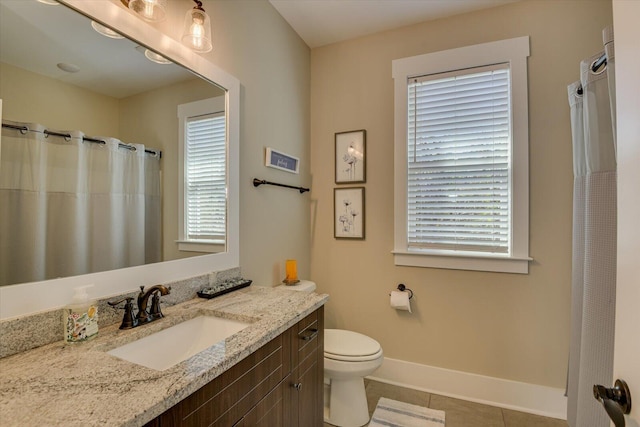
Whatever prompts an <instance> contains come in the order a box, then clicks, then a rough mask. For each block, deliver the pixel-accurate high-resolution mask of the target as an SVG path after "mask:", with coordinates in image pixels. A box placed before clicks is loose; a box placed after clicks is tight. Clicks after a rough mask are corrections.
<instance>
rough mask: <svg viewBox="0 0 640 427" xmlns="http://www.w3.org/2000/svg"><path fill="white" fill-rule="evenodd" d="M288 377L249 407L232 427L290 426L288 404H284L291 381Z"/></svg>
mask: <svg viewBox="0 0 640 427" xmlns="http://www.w3.org/2000/svg"><path fill="white" fill-rule="evenodd" d="M289 377H290V375H288V376H287V377H286V378H285V379H284V380H282V382H280V384H278V386H277V387H276V388H274V389H273V390H272V391H271V392H270V393H269V394H268V395H266V396H265V397H264V398H263V399H262V400H261V401H260V402H258V404H257V405H256V406H254V407H253V408H251V410H250V411H249V412H247V413H246V415H245V416H244V417H242V419H241V420H240V421H238V422H237V423H236V424H234V427H290V425H291V423H290V420H289V416H288V411H287V409H288V406H287V405H286V404H285V403H286V402H285V399H286V398H287V391H288V389H289V388H290V383H291V380H290V378H289Z"/></svg>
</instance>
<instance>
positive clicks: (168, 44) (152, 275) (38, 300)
mask: <svg viewBox="0 0 640 427" xmlns="http://www.w3.org/2000/svg"><path fill="white" fill-rule="evenodd" d="M59 3H61V7H69V8H71V9H72V10H74V11H76V12H79V13H80V14H82V15H84V16H86V17H87V18H88V19H92V20H94V21H97V22H99V23H101V24H103V25H107V26H109V27H112V28H113V29H115V30H116V31H118V32H119V33H121V34H123V35H124V36H126V37H128V38H129V39H131V40H133V41H135V42H136V43H139V44H141V45H143V46H145V47H147V48H150V49H152V50H154V51H156V52H158V53H160V54H162V55H163V56H165V57H167V58H168V59H170V60H172V61H173V62H175V63H176V64H178V65H181V66H183V67H185V68H187V69H189V70H191V71H193V72H195V73H196V74H198V75H200V76H201V77H202V78H204V79H205V80H208V81H209V82H211V83H214V82H215V84H217V85H218V86H220V87H222V88H223V89H226V91H227V96H226V106H225V108H226V111H227V129H228V132H227V135H228V136H227V149H228V154H227V162H228V168H227V179H228V184H227V191H228V193H227V248H226V249H227V250H226V252H221V253H217V254H210V255H201V256H196V257H191V258H184V259H179V260H173V261H163V262H159V263H155V264H147V265H140V266H136V267H129V268H123V269H119V270H111V271H104V272H99V273H91V274H84V275H80V276H72V277H65V278H60V279H53V280H44V281H40V282H31V283H21V284H15V285H8V286H2V287H0V319H8V318H14V317H18V316H23V315H25V314H31V313H37V312H41V311H46V310H51V309H57V308H59V307H62V306H64V305H66V304H68V303H69V302H70V301H71V298H72V295H73V289H74V288H75V287H77V286H84V285H87V284H93V285H94V288H92V289H90V290H89V292H90V296H91V298H104V297H110V296H114V295H118V294H122V293H126V292H131V291H135V290H136V289H137V288H138V287H139V286H141V285H144V286H148V285H153V284H157V283H167V282H172V281H177V280H181V279H186V278H189V277H193V276H198V275H203V274H207V273H210V272H212V271H221V270H226V269H230V268H235V267H239V265H240V236H239V234H240V215H239V214H240V208H239V204H240V203H239V199H240V197H239V196H240V195H239V151H240V81H239V80H238V79H237V78H235V77H234V76H232V75H230V74H228V73H227V72H225V71H224V70H222V69H221V68H219V67H218V66H216V65H215V64H213V63H211V62H209V61H208V60H206V59H205V58H204V57H202V56H200V55H198V54H196V53H195V52H193V51H191V50H190V49H188V48H186V47H185V46H183V45H182V44H181V43H180V42H179V41H177V40H175V39H173V38H171V37H170V36H169V35H166V34H164V33H162V32H161V31H159V30H157V29H156V28H154V27H153V26H151V25H150V24H147V23H145V22H144V21H143V20H142V19H139V18H138V17H136V16H135V15H134V14H132V13H130V12H129V11H128V10H127V9H124V7H122V5H121V4H119V1H118V4H116V3H112V2H111V1H86V0H59Z"/></svg>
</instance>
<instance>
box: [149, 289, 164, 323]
mask: <svg viewBox="0 0 640 427" xmlns="http://www.w3.org/2000/svg"><path fill="white" fill-rule="evenodd" d="M149 315H150V316H152V317H153V318H154V319H158V318H160V317H164V314H162V311H161V310H160V295H159V292H154V293H153V299H152V300H151V310H149Z"/></svg>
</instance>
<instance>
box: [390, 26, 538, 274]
mask: <svg viewBox="0 0 640 427" xmlns="http://www.w3.org/2000/svg"><path fill="white" fill-rule="evenodd" d="M528 55H529V39H528V37H521V38H518V39H511V40H504V41H499V42H494V43H487V44H482V45H476V46H470V47H465V48H460V49H453V50H449V51H443V52H437V53H431V54H426V55H420V56H416V57H411V58H404V59H400V60H396V61H393V77H394V80H395V103H396V104H395V105H396V107H395V155H396V163H395V191H396V203H395V248H394V257H395V263H396V265H410V266H421V267H440V268H454V269H466V270H481V271H501V272H511V273H527V272H528V262H529V260H530V258H529V256H528V234H529V230H528V222H529V220H528V198H529V195H528V124H527V75H526V58H527V56H528Z"/></svg>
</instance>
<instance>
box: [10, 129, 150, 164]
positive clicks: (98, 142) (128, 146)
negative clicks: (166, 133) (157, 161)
mask: <svg viewBox="0 0 640 427" xmlns="http://www.w3.org/2000/svg"><path fill="white" fill-rule="evenodd" d="M2 127H3V128H9V129H15V130H19V131H20V133H22V134H23V135H24V134H25V133H27V132H39V131H37V130H32V129H29V128H28V127H27V126H18V125H10V124H8V123H2ZM42 133H44V134H45V135H47V136H48V135H54V136H61V137H63V138H65V139H67V138H71V135H70V134H68V133H60V132H54V131H51V130H47V129H45V130H44V131H42ZM82 140H83V141H87V142H93V143H96V144H103V145H104V144H106V142H105V141H103V140H102V139H96V138H90V137H88V136H83V137H82ZM118 147H120V148H125V149H127V150H129V151H135V150H136V147H135V146H133V145H129V144H124V143H122V142H120V143H118ZM144 152H145V153H149V154H153V155H154V156H158V157H159V158H162V151H160V150H152V149H149V148H145V150H144Z"/></svg>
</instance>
